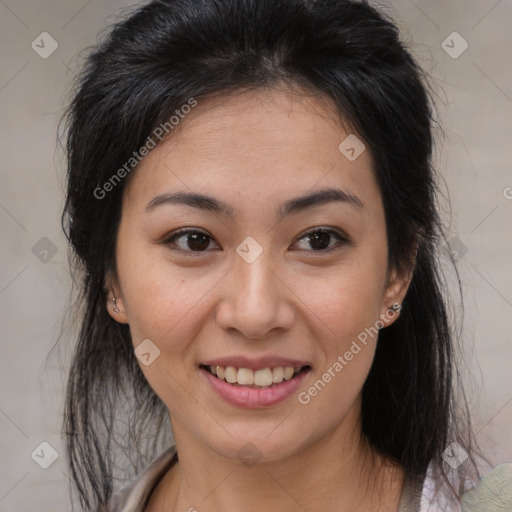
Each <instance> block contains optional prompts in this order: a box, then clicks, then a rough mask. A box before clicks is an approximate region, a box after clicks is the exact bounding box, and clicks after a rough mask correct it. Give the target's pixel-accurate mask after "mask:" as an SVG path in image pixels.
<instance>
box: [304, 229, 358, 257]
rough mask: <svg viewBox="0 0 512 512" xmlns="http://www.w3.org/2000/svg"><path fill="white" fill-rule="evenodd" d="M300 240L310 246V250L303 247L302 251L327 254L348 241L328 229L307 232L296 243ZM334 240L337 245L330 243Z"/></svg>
mask: <svg viewBox="0 0 512 512" xmlns="http://www.w3.org/2000/svg"><path fill="white" fill-rule="evenodd" d="M302 240H306V243H307V244H309V246H310V248H307V247H303V249H305V250H307V251H314V252H329V251H331V250H334V249H336V248H337V247H339V246H340V245H343V244H345V243H348V239H347V238H346V237H344V236H342V235H341V234H340V233H338V232H337V231H335V230H334V229H329V228H319V229H318V228H317V229H315V230H312V231H309V232H308V233H306V234H305V235H304V236H303V237H302V238H300V239H299V241H298V242H297V243H300V242H301V241H302ZM335 240H337V241H338V243H337V244H336V243H334V244H332V243H331V242H334V241H335Z"/></svg>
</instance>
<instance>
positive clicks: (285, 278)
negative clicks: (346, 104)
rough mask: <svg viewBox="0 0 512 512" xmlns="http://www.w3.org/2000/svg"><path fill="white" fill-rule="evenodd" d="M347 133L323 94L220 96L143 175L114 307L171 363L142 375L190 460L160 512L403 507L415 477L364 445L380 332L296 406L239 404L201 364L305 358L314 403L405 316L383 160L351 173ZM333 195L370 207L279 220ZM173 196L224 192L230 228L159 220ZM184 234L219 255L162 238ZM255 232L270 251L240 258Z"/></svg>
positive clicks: (208, 221)
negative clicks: (323, 241) (289, 207)
mask: <svg viewBox="0 0 512 512" xmlns="http://www.w3.org/2000/svg"><path fill="white" fill-rule="evenodd" d="M349 133H351V132H350V131H349V130H348V129H346V128H344V127H343V126H342V123H340V121H339V119H338V118H337V116H336V114H335V113H334V110H333V108H332V106H331V105H330V104H329V103H328V102H327V101H326V100H325V99H322V98H319V97H312V96H309V97H307V96H306V95H299V94H296V93H295V92H293V91H291V90H289V89H283V88H279V89H278V88H275V89H272V90H266V91H263V90H259V91H251V92H244V93H241V94H240V93H239V94H236V95H229V96H224V97H222V98H216V99H213V98H211V99H208V100H202V101H201V102H199V104H198V106H197V107H195V109H194V110H193V111H192V112H191V113H190V114H189V115H188V116H187V117H186V119H185V120H183V121H182V123H181V125H180V126H179V129H178V130H177V131H176V132H173V136H172V137H171V138H169V139H168V140H166V141H164V142H163V143H162V144H160V145H159V146H158V147H157V148H156V149H154V150H153V151H151V152H150V154H149V155H148V156H147V157H145V159H144V160H143V161H142V162H141V164H140V166H139V168H138V169H137V171H136V172H134V174H133V175H132V176H131V177H130V179H129V182H128V183H127V186H126V189H125V192H124V199H123V207H122V216H121V223H120V227H119V232H118V239H117V249H116V264H117V268H116V275H115V277H112V276H111V277H110V278H108V280H107V283H106V284H107V286H108V287H109V289H110V290H112V291H113V293H115V295H116V298H117V307H118V308H119V310H120V311H119V312H118V313H116V312H114V311H113V309H112V303H111V302H109V303H108V304H107V307H108V310H109V313H110V314H111V315H112V317H113V318H114V319H115V320H116V321H118V322H122V323H128V324H129V326H130V331H131V334H132V339H133V343H134V346H135V347H137V346H138V345H139V344H140V343H141V342H142V340H145V339H150V340H151V341H152V342H153V343H154V344H155V345H156V346H157V347H158V348H159V350H160V356H159V357H158V358H157V359H156V360H155V361H154V362H153V363H152V364H151V365H149V366H144V365H142V364H141V363H139V364H140V366H141V369H142V371H143V372H144V375H145V376H146V378H147V380H148V382H149V384H150V385H151V386H152V388H153V389H154V390H155V392H156V393H157V394H158V395H159V397H160V398H161V399H162V401H163V402H164V403H165V404H166V406H167V408H168V410H169V415H170V419H171V423H172V427H173V432H174V436H175V441H176V445H177V448H178V453H179V458H180V461H179V464H178V465H176V466H174V467H173V468H172V469H171V470H170V471H168V473H167V474H166V475H165V477H164V478H163V479H162V481H161V482H160V484H159V485H158V487H157V488H156V490H155V491H154V493H153V494H152V497H151V500H150V502H149V504H148V506H147V507H146V511H150V512H153V511H164V510H165V511H169V510H176V511H178V510H180V511H187V510H190V509H191V507H194V508H195V509H196V510H198V511H201V510H208V511H209V512H220V511H226V510H243V511H244V512H252V511H256V510H258V511H259V510H288V511H292V512H295V511H304V509H305V510H307V511H308V512H317V511H318V512H319V511H323V512H325V511H337V512H340V511H341V512H344V511H347V512H348V511H352V512H353V511H355V510H365V511H373V510H375V511H376V510H379V511H381V512H382V511H384V512H386V511H389V512H391V511H396V508H397V505H398V501H399V497H400V493H401V489H402V482H403V476H404V474H403V471H402V469H401V468H400V467H397V466H394V465H393V464H391V463H390V462H389V461H386V460H385V459H384V458H382V457H380V456H379V455H378V454H376V453H374V452H373V451H372V449H371V448H370V446H369V445H368V443H366V442H365V440H364V439H363V438H362V436H361V390H362V386H363V384H364V381H365V379H366V377H367V374H368V372H369V369H370V366H371V363H372V360H373V357H374V352H375V346H376V342H377V338H378V337H377V336H374V337H373V338H371V337H370V338H369V340H368V343H367V345H366V346H364V347H363V349H362V350H361V351H360V352H359V353H358V354H357V355H355V356H354V358H353V359H352V360H351V361H350V362H349V363H348V364H347V365H346V366H345V367H344V368H343V371H341V372H340V373H338V374H336V377H335V378H333V379H332V380H331V382H329V383H328V384H327V385H326V386H325V388H324V389H323V390H322V391H321V392H319V393H318V394H317V396H315V397H313V398H312V399H311V401H310V402H309V403H308V404H307V405H303V404H301V403H300V402H299V401H298V400H297V394H293V395H292V396H291V397H290V398H287V399H286V400H285V401H284V402H281V403H279V404H277V405H274V406H271V407H267V408H265V409H261V408H260V409H242V408H238V407H235V406H233V405H230V404H228V403H226V402H225V401H224V400H223V399H222V398H220V397H218V395H216V394H215V393H214V391H213V390H212V389H211V387H210V385H209V384H208V382H207V381H206V379H204V378H203V376H202V375H201V374H200V371H199V368H198V364H200V363H201V362H204V361H206V360H207V359H211V358H214V357H219V356H228V355H246V356H249V357H257V356H261V355H265V354H273V355H279V356H283V357H293V358H298V359H301V360H304V361H307V362H309V363H310V365H311V367H312V371H311V372H310V374H309V375H308V376H307V377H306V379H305V380H304V382H302V384H301V387H300V389H299V392H301V391H307V390H308V388H309V387H310V386H312V384H313V383H314V382H315V381H317V380H318V379H319V378H321V376H322V374H323V373H324V372H325V371H327V369H328V368H329V367H332V365H333V363H334V362H335V361H336V360H337V357H338V356H340V355H343V354H344V353H345V352H346V351H347V350H348V349H349V348H350V346H351V343H352V341H353V340H355V339H357V336H358V334H359V333H361V332H362V331H364V329H365V328H369V327H371V326H374V325H375V324H376V322H377V321H378V320H379V319H380V318H382V319H383V324H382V325H384V326H387V325H388V324H390V323H391V322H393V321H394V320H395V319H396V318H397V316H398V314H395V315H394V316H392V317H389V316H386V313H387V312H388V311H389V308H390V307H391V305H392V304H393V303H395V302H398V303H401V302H402V300H403V297H404V296H405V294H406V291H407V287H408V286H409V282H410V278H411V273H410V272H409V273H407V274H406V275H403V274H399V273H397V272H395V271H393V269H388V258H387V239H386V227H385V218H384V210H383V206H382V198H381V195H380V191H379V188H378V185H377V182H376V180H375V177H374V174H373V170H372V160H371V155H370V151H369V150H368V149H367V150H366V151H364V152H363V153H362V154H361V155H360V156H359V157H358V158H357V159H356V160H354V161H349V160H348V159H347V158H346V157H345V156H344V155H343V154H342V153H341V152H340V151H339V149H338V145H339V144H340V142H341V141H343V140H344V139H345V138H346V137H347V135H349ZM331 187H332V188H341V189H343V190H345V191H348V192H350V193H351V194H353V195H355V196H357V197H358V198H359V199H360V201H361V202H362V203H363V205H364V206H363V207H362V208H357V207H354V206H352V205H350V204H348V203H343V202H328V203H325V204H321V205H317V206H316V207H314V208H309V209H307V210H305V211H303V212H298V213H295V214H290V215H288V216H286V217H281V216H280V215H279V213H278V207H279V205H281V204H282V203H283V202H285V201H286V200H288V199H292V198H295V197H298V196H302V195H304V194H306V193H310V192H312V191H316V190H320V189H323V188H331ZM177 191H184V192H196V193H202V194H206V195H209V196H213V197H214V198H216V199H217V200H219V201H222V202H224V203H226V204H228V205H229V206H230V207H231V208H232V209H233V212H234V214H233V218H229V217H227V216H223V215H222V214H218V213H212V212H208V211H202V210H200V209H198V208H194V207H192V206H187V205H178V204H165V205H162V206H160V207H157V208H154V209H153V210H152V211H151V212H149V213H148V212H146V211H145V210H146V207H147V205H148V203H149V202H150V201H151V200H152V199H153V198H155V197H156V196H158V195H160V194H164V193H172V192H177ZM183 227H188V228H195V229H198V230H200V231H203V232H206V234H207V235H209V236H210V237H211V241H210V243H209V245H208V248H207V250H206V251H203V252H200V251H196V252H195V253H193V251H192V250H191V248H190V245H189V242H190V238H189V237H187V236H182V237H181V238H180V239H178V240H175V241H174V245H173V244H172V243H167V244H166V243H165V241H166V239H167V240H168V239H169V235H170V234H171V233H173V232H174V231H176V230H177V229H179V228H183ZM320 227H324V228H325V227H331V228H333V229H335V230H339V231H340V234H342V235H344V236H345V237H346V238H348V242H345V243H340V242H339V241H338V240H337V239H336V237H334V236H333V237H332V238H331V239H330V241H329V242H328V243H329V247H336V248H335V249H333V250H331V251H325V250H323V251H321V250H320V251H319V250H317V251H315V250H314V248H313V247H312V244H311V243H310V239H309V238H308V237H307V236H306V234H305V232H306V231H311V230H312V229H313V228H320ZM248 236H251V237H253V238H254V239H255V240H256V241H257V242H258V243H259V244H260V246H261V247H262V249H263V252H262V254H261V255H260V256H259V257H258V258H257V259H256V260H255V261H254V262H252V263H247V262H246V261H244V260H243V259H242V258H241V257H240V256H239V255H238V254H237V252H236V248H237V246H238V245H239V244H240V243H241V242H242V241H243V240H244V239H245V238H246V237H248ZM206 240H208V238H207V239H206ZM192 247H193V248H194V247H197V245H195V246H194V244H193V243H192ZM173 249H174V250H173ZM178 249H182V251H181V252H180V251H179V250H178ZM185 251H188V253H186V252H185ZM191 253H192V254H191ZM187 254H188V256H187ZM110 297H112V295H110ZM249 442H250V443H253V444H254V445H255V446H256V447H257V449H258V450H259V452H260V453H261V454H262V457H261V459H260V460H259V461H258V463H257V464H256V465H254V466H252V467H246V466H245V465H244V464H242V462H241V461H240V460H239V458H238V457H237V453H238V451H239V450H240V449H241V448H242V447H244V446H245V445H246V444H247V443H249ZM326 468H328V470H326ZM192 510H193V509H192Z"/></svg>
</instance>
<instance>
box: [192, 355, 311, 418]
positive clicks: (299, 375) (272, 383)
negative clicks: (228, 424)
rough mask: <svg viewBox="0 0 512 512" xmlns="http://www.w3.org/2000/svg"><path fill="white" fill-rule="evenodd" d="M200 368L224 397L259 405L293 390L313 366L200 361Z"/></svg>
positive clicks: (276, 400)
mask: <svg viewBox="0 0 512 512" xmlns="http://www.w3.org/2000/svg"><path fill="white" fill-rule="evenodd" d="M200 371H201V374H202V375H203V376H204V377H205V378H206V380H207V382H208V383H209V385H210V386H211V387H212V388H213V390H214V392H215V393H216V394H217V395H219V396H220V397H221V398H223V399H224V400H225V401H227V402H229V403H230V404H232V405H235V406H237V407H243V408H260V407H268V406H271V405H275V404H277V403H279V402H282V401H284V400H285V399H286V398H288V397H290V396H291V395H292V394H294V393H295V392H296V391H297V389H298V387H299V386H300V384H301V382H302V381H303V379H304V378H305V377H306V376H307V375H308V374H309V372H310V371H311V367H310V366H309V365H306V366H297V367H294V366H276V367H274V368H270V367H267V368H260V369H257V370H252V369H250V368H236V367H234V366H220V365H208V366H206V365H200Z"/></svg>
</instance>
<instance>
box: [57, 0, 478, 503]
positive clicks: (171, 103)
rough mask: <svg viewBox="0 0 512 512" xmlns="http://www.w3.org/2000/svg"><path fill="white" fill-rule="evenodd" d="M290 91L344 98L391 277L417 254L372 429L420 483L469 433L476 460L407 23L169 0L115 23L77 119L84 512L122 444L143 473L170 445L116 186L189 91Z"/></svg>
mask: <svg viewBox="0 0 512 512" xmlns="http://www.w3.org/2000/svg"><path fill="white" fill-rule="evenodd" d="M282 85H285V86H288V87H290V89H292V88H295V89H300V90H304V91H308V92H309V93H311V94H317V95H320V96H322V97H326V98H328V99H329V100H330V101H331V102H332V103H333V104H334V105H335V107H336V109H337V113H338V115H339V118H340V120H341V121H342V122H344V123H347V125H348V126H350V127H352V128H353V130H354V131H355V132H356V133H357V134H358V136H359V137H360V138H361V139H362V140H364V142H365V144H366V146H367V148H368V149H369V150H370V152H371V155H372V161H373V171H374V173H375V178H376V180H377V183H378V185H379V188H380V192H381V195H382V198H383V204H384V211H385V220H386V230H387V239H388V256H389V258H388V259H389V266H390V268H394V269H406V268H410V266H411V264H412V263H411V262H412V261H413V259H414V251H415V249H416V248H417V252H416V259H415V266H414V271H413V276H412V281H411V284H410V287H409V290H408V292H407V295H406V297H405V299H404V301H403V310H402V313H401V315H400V317H399V318H398V319H397V320H396V321H395V322H394V323H393V324H392V325H391V326H390V327H388V328H385V329H382V330H381V332H380V334H379V341H378V347H377V350H376V354H375V358H374V362H373V366H372V368H371V371H370V374H369V376H368V378H367V380H366V382H365V384H364V388H363V397H362V428H363V432H362V433H363V435H364V437H365V438H366V439H367V440H368V442H369V443H370V444H371V446H372V447H373V448H374V449H375V450H376V451H377V452H379V453H381V454H383V455H385V456H386V457H389V458H390V459H392V460H394V461H396V462H398V463H399V464H401V465H402V466H403V467H404V469H405V471H406V472H407V473H408V474H411V475H416V476H420V475H425V472H426V470H427V468H428V466H429V464H432V467H434V468H437V470H438V471H437V472H438V474H439V475H440V476H441V477H444V478H445V479H448V477H449V476H450V475H449V474H448V473H450V472H451V473H453V471H452V470H451V469H450V468H449V467H447V465H446V464H445V463H444V462H443V459H442V453H443V451H444V450H445V449H446V448H447V446H448V445H449V444H450V443H451V442H453V441H456V442H458V443H459V444H460V445H461V446H462V447H463V448H464V449H465V450H467V451H468V453H469V454H470V457H469V459H468V461H467V462H465V463H464V464H463V465H461V466H460V467H459V468H458V470H457V471H458V472H459V473H460V474H461V475H462V476H463V475H464V474H465V473H466V472H467V471H469V470H468V468H469V465H470V464H472V463H473V457H472V455H471V454H472V453H473V452H472V446H473V436H472V434H471V427H470V421H469V414H468V410H467V405H466V401H465V398H464V395H460V396H459V395H457V394H456V389H457V387H456V384H457V382H458V373H457V370H456V364H455V363H456V361H455V357H454V347H455V345H456V342H457V333H455V332H454V329H453V325H451V324H452V322H451V320H450V318H449V296H448V291H447V287H446V283H445V279H444V277H443V274H442V273H441V270H440V268H441V265H440V257H441V256H440V253H441V250H440V249H441V248H442V247H444V246H445V245H446V244H445V242H446V240H445V235H444V227H443V224H442V221H441V219H440V213H439V187H438V185H437V181H438V177H437V175H436V171H435V169H434V165H433V152H434V146H435V144H434V125H435V124H436V121H435V115H434V114H435V108H434V105H435V102H434V101H433V94H432V90H431V86H430V85H429V82H428V76H426V74H425V72H424V71H423V70H422V69H421V67H420V66H419V65H418V63H417V62H416V60H415V59H414V58H413V56H412V55H411V53H410V52H409V51H408V50H407V48H406V47H405V45H404V44H403V43H402V42H401V41H400V38H399V30H398V28H397V27H396V25H395V24H394V23H393V21H392V19H391V18H390V17H388V16H387V15H386V14H385V13H383V12H379V11H378V10H376V9H375V8H374V7H372V6H370V5H369V4H368V2H366V1H353V0H158V1H157V0H155V1H152V2H150V3H149V4H147V5H144V6H142V7H140V8H138V9H137V10H135V11H134V12H132V13H130V15H129V16H127V17H126V18H125V19H124V20H123V21H121V22H119V23H117V24H115V25H114V26H113V27H112V28H111V30H110V31H109V32H108V34H107V36H106V37H104V38H103V40H102V42H100V43H99V44H98V46H97V47H95V48H94V50H93V51H92V52H91V53H90V55H89V56H88V58H87V60H86V63H85V65H84V66H83V69H82V72H81V74H80V76H79V78H78V79H77V84H76V91H75V93H74V96H73V99H72V101H71V104H70V106H69V109H68V111H67V115H66V117H65V119H66V144H67V145H66V150H67V154H68V169H67V196H66V202H65V207H64V212H63V216H62V223H63V229H64V231H65V233H66V236H67V237H68V239H69V242H70V246H71V252H70V254H71V257H72V259H73V264H74V269H75V275H76V276H78V282H79V288H80V297H79V300H78V302H79V304H80V305H81V308H82V309H81V313H80V322H81V325H80V331H79V334H78V340H77V344H76V347H75V349H74V355H73V359H72V364H71V369H70V373H69V379H68V384H67V393H66V406H65V414H64V422H63V435H64V436H65V441H66V449H67V457H68V464H69V468H70V473H71V477H72V479H73V482H74V486H75V488H76V489H75V490H76V491H77V492H78V496H79V499H80V504H81V506H82V507H83V508H84V509H90V508H95V507H96V506H98V505H99V504H104V503H106V502H107V501H108V499H109V497H110V496H111V495H112V493H113V491H114V477H113V474H114V470H115V465H116V452H119V451H120V450H124V453H125V455H126V457H127V458H128V459H130V460H131V463H132V466H133V469H134V471H135V472H138V471H139V470H140V469H141V467H142V466H143V464H144V463H145V461H147V460H150V459H151V458H153V457H154V456H155V455H156V452H157V450H158V449H159V448H160V447H161V446H164V445H165V442H166V441H165V439H166V436H169V435H170V427H169V423H168V422H167V421H166V408H165V406H164V404H163V403H162V402H161V400H160V399H159V398H158V397H157V395H156V394H155V393H154V391H153V390H152V389H151V387H150V386H149V384H148V382H147V381H146V379H145V377H144V375H143V373H142V372H141V370H140V368H139V365H138V363H137V361H136V357H135V355H134V351H133V346H132V340H131V338H130V332H129V328H128V327H127V326H126V325H120V324H119V323H117V322H115V321H114V320H113V319H112V318H111V317H110V316H109V315H108V313H107V310H106V291H105V289H104V283H105V276H106V275H107V274H108V273H114V274H115V258H114V248H115V243H116V233H117V229H118V225H119V219H120V212H121V203H122V197H123V190H124V187H125V185H126V182H127V179H129V178H125V179H119V180H117V179H116V181H112V176H113V175H114V174H116V173H117V176H118V177H119V176H121V174H122V176H123V177H125V175H126V174H127V173H129V172H131V173H135V172H137V169H136V165H135V166H134V168H133V170H132V169H130V168H127V167H126V162H129V161H130V159H131V158H132V157H133V154H134V152H136V151H137V150H138V149H139V148H140V147H142V146H143V145H144V143H145V141H146V140H147V138H148V136H149V135H150V134H151V133H153V132H154V130H155V129H156V128H157V127H158V126H160V125H161V124H162V123H166V122H168V120H169V118H170V116H172V115H173V114H174V112H175V111H176V110H179V109H180V108H181V107H182V106H183V105H186V104H187V103H189V102H190V99H191V98H194V99H195V101H198V102H200V101H201V98H206V97H208V96H212V95H215V94H218V95H223V94H229V93H232V92H235V91H243V90H247V89H258V88H271V87H277V86H282ZM171 136H172V133H171ZM123 166H124V169H125V171H126V173H119V172H118V170H119V169H122V168H123ZM109 180H110V184H111V186H110V187H109V191H108V194H105V193H104V191H105V188H104V185H105V183H107V182H109ZM447 258H450V255H449V254H448V255H447ZM451 262H452V263H454V262H453V258H451ZM457 279H458V276H457ZM459 286H460V282H459ZM123 442H124V443H125V444H124V445H123ZM124 467H126V464H125V466H124ZM451 476H453V475H451ZM461 481H463V479H462V480H461ZM453 491H454V493H455V494H457V493H460V489H455V488H454V489H453Z"/></svg>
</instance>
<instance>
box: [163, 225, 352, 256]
mask: <svg viewBox="0 0 512 512" xmlns="http://www.w3.org/2000/svg"><path fill="white" fill-rule="evenodd" d="M318 232H323V233H327V234H329V235H331V236H334V237H335V238H337V240H338V243H337V244H335V245H334V246H332V247H330V248H328V249H320V250H314V249H310V250H307V252H311V253H317V254H326V253H330V252H332V251H334V250H337V249H340V248H341V246H343V245H346V244H348V243H349V240H348V238H346V237H345V236H343V235H342V234H341V233H340V232H338V231H337V230H334V229H332V228H327V227H318V228H314V229H312V230H310V231H307V232H306V233H304V234H302V236H300V238H298V240H297V242H299V241H301V240H302V239H304V238H307V237H308V236H310V235H313V234H315V233H318ZM191 234H202V235H205V236H207V237H208V238H209V239H210V240H213V238H212V237H211V236H210V235H209V234H208V233H206V232H205V231H202V230H199V229H190V228H182V229H179V230H178V231H175V232H174V233H172V234H171V235H170V236H169V237H167V238H166V239H165V240H164V241H163V242H162V244H163V245H165V246H170V245H172V244H174V242H175V240H176V239H178V238H181V237H184V236H185V235H191ZM297 242H295V243H297ZM294 245H295V244H294ZM170 249H171V250H173V251H176V252H181V253H183V254H186V255H187V256H192V255H194V256H193V257H197V256H200V255H201V254H202V253H205V252H207V249H205V250H203V251H192V250H184V249H175V248H172V247H171V248H170Z"/></svg>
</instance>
